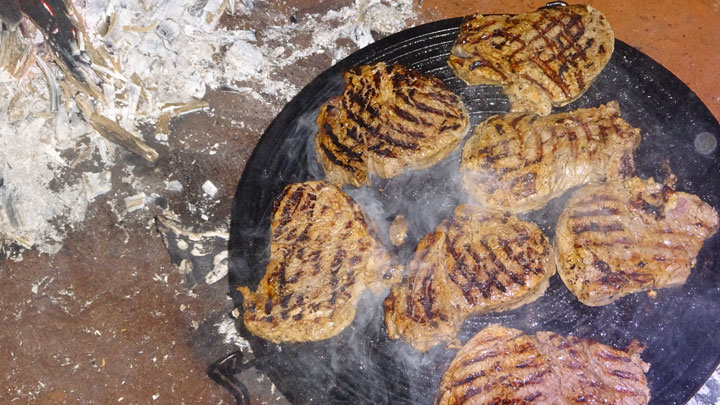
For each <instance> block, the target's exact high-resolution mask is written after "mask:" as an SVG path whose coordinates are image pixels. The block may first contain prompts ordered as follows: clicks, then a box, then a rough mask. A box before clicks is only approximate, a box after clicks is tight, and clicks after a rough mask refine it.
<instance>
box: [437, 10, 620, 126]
mask: <svg viewBox="0 0 720 405" xmlns="http://www.w3.org/2000/svg"><path fill="white" fill-rule="evenodd" d="M614 48H615V34H614V33H613V31H612V28H611V27H610V23H608V21H607V19H605V17H604V16H603V15H602V14H601V13H600V12H599V11H597V10H596V9H594V8H592V7H591V6H589V5H587V6H586V5H572V6H566V7H544V8H541V9H539V10H538V11H536V12H534V13H527V14H520V15H475V16H473V17H471V18H469V19H468V20H467V21H465V22H464V23H463V24H462V25H461V27H460V35H459V36H458V38H457V40H456V41H455V44H454V46H453V48H452V52H451V55H450V58H449V60H448V64H449V65H450V67H451V68H452V69H453V71H455V74H456V75H457V76H458V77H460V78H461V79H463V80H465V81H466V82H467V83H469V84H498V85H501V86H503V90H504V92H505V94H506V95H507V96H508V98H509V99H510V102H511V103H512V111H521V112H526V111H527V112H533V113H537V114H540V115H547V114H550V110H551V108H552V106H556V107H558V106H563V105H565V104H568V103H569V102H571V101H573V100H575V99H577V98H578V97H580V96H581V95H582V94H583V93H584V92H585V90H587V89H588V87H589V86H590V84H591V83H592V82H593V80H595V77H597V75H598V74H599V73H600V71H602V70H603V68H604V67H605V65H606V64H607V63H608V61H609V60H610V55H611V54H612V52H613V50H614Z"/></svg>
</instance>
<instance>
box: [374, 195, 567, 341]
mask: <svg viewBox="0 0 720 405" xmlns="http://www.w3.org/2000/svg"><path fill="white" fill-rule="evenodd" d="M550 253H551V249H550V246H549V244H548V242H547V239H546V238H545V236H544V235H543V233H542V231H541V230H540V229H539V228H538V227H537V225H535V224H533V223H530V222H526V221H522V220H520V219H518V218H517V217H515V216H512V215H509V214H507V215H504V214H498V213H494V212H487V211H484V210H482V209H481V208H479V207H477V206H471V205H461V206H459V207H458V208H456V210H455V214H454V217H453V218H452V219H446V220H445V221H443V222H442V223H441V224H440V225H439V226H438V227H437V228H436V229H435V231H434V232H432V233H430V234H428V235H426V236H425V237H424V238H423V239H422V240H421V241H420V242H419V243H418V246H417V248H416V252H415V256H414V258H413V259H412V260H411V261H410V263H409V265H408V269H407V270H408V271H407V274H408V275H407V276H406V278H405V279H404V280H403V281H402V282H401V283H400V284H398V285H395V286H393V288H392V290H391V292H390V295H389V296H388V297H387V298H386V299H385V324H386V326H387V329H388V334H389V335H390V337H391V338H393V339H398V338H403V339H405V340H406V341H407V342H408V343H410V344H411V345H412V346H413V347H415V348H416V349H418V350H421V351H427V350H428V349H430V348H431V347H432V346H434V345H436V344H438V343H441V342H445V343H453V344H456V343H457V339H456V334H457V332H458V331H459V329H460V327H461V326H462V323H463V321H464V320H465V319H466V318H467V317H468V316H470V315H472V314H482V313H488V312H499V311H506V310H510V309H514V308H517V307H519V306H521V305H523V304H526V303H528V302H532V301H534V300H535V299H537V298H538V297H539V296H540V295H542V294H543V293H544V292H545V290H546V289H547V287H548V285H549V281H548V280H549V278H550V277H551V276H552V275H553V274H554V273H555V267H554V263H553V261H552V258H551V255H550Z"/></svg>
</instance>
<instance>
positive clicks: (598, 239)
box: [555, 177, 718, 306]
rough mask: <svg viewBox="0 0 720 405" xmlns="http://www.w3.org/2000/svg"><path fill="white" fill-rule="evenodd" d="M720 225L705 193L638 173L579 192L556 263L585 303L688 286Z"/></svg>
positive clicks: (563, 221) (566, 217)
mask: <svg viewBox="0 0 720 405" xmlns="http://www.w3.org/2000/svg"><path fill="white" fill-rule="evenodd" d="M717 228H718V215H717V213H716V212H715V210H714V209H713V208H712V207H711V206H709V205H708V204H706V203H705V202H703V201H702V200H701V199H700V198H699V197H697V196H695V195H692V194H687V193H682V192H675V191H673V189H672V188H671V187H669V186H664V185H662V184H659V183H656V182H655V181H653V180H652V179H649V180H642V179H640V178H637V177H633V178H630V179H626V180H624V181H612V182H608V183H604V184H598V185H587V186H585V187H582V188H580V189H578V190H577V191H575V192H574V193H573V195H572V196H571V197H570V199H569V200H568V202H567V204H566V206H565V209H564V210H563V212H562V214H561V215H560V218H559V219H558V223H557V229H556V231H555V237H556V240H555V249H556V260H557V267H558V271H559V273H560V276H561V277H562V280H563V281H564V282H565V285H566V286H567V287H568V288H569V289H570V291H572V293H573V294H575V296H576V297H577V298H578V299H579V300H580V301H581V302H582V303H584V304H586V305H592V306H597V305H605V304H609V303H611V302H613V301H615V300H617V299H619V298H620V297H623V296H625V295H627V294H631V293H635V292H639V291H647V290H654V289H656V288H662V287H672V286H677V285H681V284H683V283H685V281H686V280H687V278H688V276H689V275H690V269H691V268H692V267H693V266H694V265H695V258H696V256H697V254H698V252H699V251H700V248H701V247H702V245H703V242H704V241H705V239H707V238H709V237H710V236H712V235H713V234H714V233H715V231H717Z"/></svg>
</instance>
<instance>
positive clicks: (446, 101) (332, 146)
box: [315, 62, 469, 186]
mask: <svg viewBox="0 0 720 405" xmlns="http://www.w3.org/2000/svg"><path fill="white" fill-rule="evenodd" d="M344 78H345V86H346V87H345V90H344V92H343V94H342V95H340V96H337V97H335V98H333V99H331V100H330V101H329V102H328V103H327V104H325V106H323V107H322V108H321V111H320V114H319V115H318V117H317V120H316V122H317V124H318V128H319V130H318V132H317V134H316V138H315V147H316V150H317V152H318V154H317V156H318V159H319V161H320V165H321V166H322V168H323V169H324V171H325V174H326V178H327V179H328V180H329V181H330V182H332V183H336V184H347V183H349V184H352V185H355V186H360V185H362V184H367V183H368V181H369V175H370V174H375V175H378V176H380V177H384V178H391V177H395V176H397V175H398V174H400V173H402V172H403V171H406V170H414V169H424V168H426V167H428V166H431V165H433V164H434V163H436V162H437V161H439V160H441V159H442V158H444V157H445V156H447V155H448V154H449V153H450V152H451V151H452V149H453V148H454V147H456V146H457V145H458V144H459V142H460V140H461V139H462V138H463V137H464V135H465V134H466V133H467V130H468V128H469V117H468V113H467V112H466V111H465V108H464V106H463V103H462V100H461V99H460V98H459V97H458V96H456V95H455V94H453V93H452V92H451V91H450V90H449V89H448V88H447V86H446V85H445V84H444V83H443V82H442V81H441V80H439V79H437V78H434V77H432V76H428V75H423V74H420V73H418V72H416V71H414V70H412V69H409V68H406V67H403V66H399V65H389V64H385V63H382V62H381V63H377V64H375V65H372V66H369V65H363V66H359V67H356V68H354V69H352V70H350V71H348V72H346V73H345V75H344ZM331 107H332V108H331ZM328 151H330V152H331V153H328ZM350 167H352V169H350Z"/></svg>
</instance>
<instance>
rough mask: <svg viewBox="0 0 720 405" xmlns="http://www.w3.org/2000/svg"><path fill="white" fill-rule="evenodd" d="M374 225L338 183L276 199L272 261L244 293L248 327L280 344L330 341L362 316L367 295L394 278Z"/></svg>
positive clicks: (316, 184)
mask: <svg viewBox="0 0 720 405" xmlns="http://www.w3.org/2000/svg"><path fill="white" fill-rule="evenodd" d="M375 233H376V230H375V226H374V224H373V223H372V222H371V221H370V220H369V219H368V218H367V217H366V216H365V215H364V214H363V212H362V211H361V210H360V207H359V206H358V205H357V203H356V202H355V201H353V200H352V199H351V198H350V197H349V196H348V195H346V194H345V193H343V192H342V191H341V190H340V189H339V188H338V187H336V186H334V185H330V184H328V183H325V182H322V181H308V182H305V183H298V184H292V185H289V186H287V187H286V188H285V190H284V191H283V193H282V195H281V196H280V197H279V198H278V199H277V200H276V202H275V210H274V213H273V217H272V239H271V243H270V262H269V264H268V266H267V269H266V272H265V276H264V277H263V278H262V280H261V281H260V284H259V285H258V287H257V290H256V291H255V292H252V291H250V289H249V288H247V287H239V288H238V289H239V290H240V292H241V293H242V295H243V297H244V302H243V308H244V320H245V326H246V327H247V328H248V330H249V331H250V332H252V333H253V334H255V335H257V336H260V337H262V338H264V339H267V340H270V341H273V342H276V343H278V342H303V341H315V340H322V339H327V338H330V337H332V336H334V335H336V334H338V333H339V332H340V331H342V330H343V329H345V327H347V326H348V325H349V324H350V323H351V322H352V320H353V318H354V317H355V305H356V301H357V299H358V298H359V296H360V294H361V293H362V292H363V291H364V290H365V289H366V288H368V287H369V288H371V289H374V290H375V291H377V290H379V289H381V288H382V287H383V284H384V283H386V282H388V283H389V282H390V280H386V279H384V278H383V277H386V278H387V277H388V275H389V274H390V273H389V269H390V258H389V255H388V253H387V252H386V250H385V248H384V247H383V246H382V245H381V244H380V242H378V239H377V238H376V236H375Z"/></svg>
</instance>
